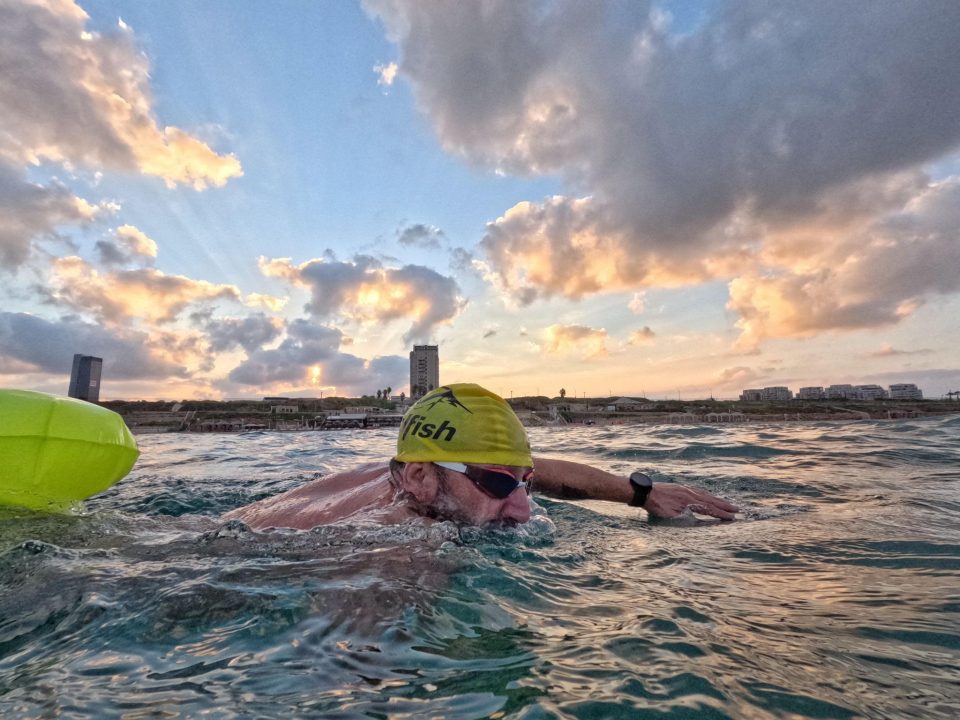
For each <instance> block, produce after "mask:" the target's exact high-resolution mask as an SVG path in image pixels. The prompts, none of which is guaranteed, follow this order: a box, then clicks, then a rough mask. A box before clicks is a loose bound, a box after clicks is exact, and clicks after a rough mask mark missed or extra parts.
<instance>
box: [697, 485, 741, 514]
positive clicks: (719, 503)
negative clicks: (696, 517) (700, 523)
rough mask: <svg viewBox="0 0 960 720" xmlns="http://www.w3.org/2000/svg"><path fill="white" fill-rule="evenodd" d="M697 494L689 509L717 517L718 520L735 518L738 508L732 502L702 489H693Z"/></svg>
mask: <svg viewBox="0 0 960 720" xmlns="http://www.w3.org/2000/svg"><path fill="white" fill-rule="evenodd" d="M693 493H694V494H695V495H696V496H697V502H696V503H693V504H691V505H690V509H691V510H693V511H694V512H697V513H700V514H701V515H709V516H710V517H715V518H719V519H720V520H735V519H736V513H737V511H738V510H739V509H740V508H738V507H737V506H736V505H734V504H733V503H729V502H727V501H726V500H724V499H723V498H718V497H717V496H716V495H711V494H710V493H708V492H705V491H703V490H694V491H693Z"/></svg>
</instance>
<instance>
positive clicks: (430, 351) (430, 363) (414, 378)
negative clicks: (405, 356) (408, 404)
mask: <svg viewBox="0 0 960 720" xmlns="http://www.w3.org/2000/svg"><path fill="white" fill-rule="evenodd" d="M436 387H440V356H439V354H438V348H437V346H436V345H414V346H413V350H411V351H410V396H411V397H412V398H414V399H416V398H420V397H423V396H424V395H426V394H427V393H428V392H430V391H431V390H433V389H434V388H436Z"/></svg>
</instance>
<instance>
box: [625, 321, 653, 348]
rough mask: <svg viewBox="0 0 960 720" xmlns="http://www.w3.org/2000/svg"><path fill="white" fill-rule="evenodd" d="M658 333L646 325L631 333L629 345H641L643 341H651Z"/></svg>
mask: <svg viewBox="0 0 960 720" xmlns="http://www.w3.org/2000/svg"><path fill="white" fill-rule="evenodd" d="M656 336H657V334H656V333H655V332H654V331H653V330H651V329H650V328H649V327H648V326H646V325H644V326H643V327H642V328H640V329H639V330H634V331H633V332H632V333H630V340H628V341H627V342H628V344H629V345H639V344H641V343H646V342H651V341H652V340H653V339H654V338H655V337H656Z"/></svg>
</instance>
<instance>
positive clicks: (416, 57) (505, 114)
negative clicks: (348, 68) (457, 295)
mask: <svg viewBox="0 0 960 720" xmlns="http://www.w3.org/2000/svg"><path fill="white" fill-rule="evenodd" d="M366 6H367V7H368V8H369V9H370V11H371V12H372V13H374V14H376V15H378V16H379V17H380V18H381V19H382V20H383V22H384V24H385V26H386V28H387V32H388V35H389V36H390V38H391V39H392V40H394V41H395V42H397V44H398V45H399V49H400V54H401V60H400V68H401V74H402V76H403V77H404V78H405V79H406V80H408V81H409V82H410V83H411V84H412V86H413V89H414V92H415V93H416V96H417V98H418V101H419V103H420V106H421V107H422V108H423V109H424V110H425V112H426V113H427V115H428V117H429V119H430V121H431V122H432V124H433V127H434V129H435V131H436V133H437V136H438V137H439V139H440V141H441V143H442V144H443V146H444V147H445V148H446V149H447V150H448V151H450V152H453V153H456V154H457V155H459V156H461V157H464V158H466V159H467V160H469V161H471V162H473V163H476V164H479V165H483V166H486V167H490V168H496V169H498V170H500V171H504V172H509V173H514V174H519V175H528V174H546V173H550V174H557V175H559V176H561V177H562V178H563V179H564V180H565V181H566V182H567V185H568V188H569V190H570V193H569V194H568V196H565V197H554V198H548V199H546V200H544V201H543V202H541V203H539V204H535V203H526V202H522V203H518V204H517V205H516V206H514V207H513V208H510V209H509V210H507V211H505V212H504V214H503V216H502V217H500V218H499V219H497V220H496V221H495V222H492V223H491V224H490V225H489V226H488V229H487V233H486V236H485V238H484V240H483V242H482V247H483V250H484V251H485V252H486V254H487V256H488V258H489V260H490V264H491V267H492V269H493V271H494V272H495V273H496V274H498V275H499V276H500V280H501V282H502V284H503V285H504V286H505V287H506V288H508V289H509V290H510V291H511V292H513V293H514V294H515V295H516V297H517V299H518V300H520V301H521V302H531V301H533V300H534V299H536V298H537V297H542V296H551V295H563V296H566V297H570V298H579V297H582V296H584V295H587V294H590V293H595V292H604V291H612V290H622V289H628V288H638V287H643V286H672V285H678V284H684V283H691V282H700V281H703V280H707V279H711V278H724V279H726V278H730V277H738V276H740V275H742V274H749V273H751V272H755V273H756V274H757V275H761V276H762V275H764V274H766V271H767V270H768V269H769V268H768V267H766V263H771V262H772V263H774V267H773V270H774V271H782V270H783V265H782V264H779V265H778V264H777V262H776V261H777V258H776V257H775V256H774V255H772V254H771V253H770V252H768V251H769V250H770V245H771V243H774V242H775V241H776V242H779V243H780V247H779V248H777V249H778V250H779V251H783V249H784V247H787V246H789V245H790V244H792V243H798V244H799V243H803V242H806V241H807V238H806V237H805V236H806V235H810V234H814V235H816V236H818V242H820V243H821V244H825V245H829V246H833V247H837V246H842V245H843V238H844V237H845V235H846V234H847V233H848V232H850V231H851V229H852V230H853V231H859V230H861V229H862V227H863V226H870V225H872V226H876V225H877V223H879V222H880V221H881V220H882V219H883V218H884V217H886V216H887V215H890V214H893V215H897V214H900V213H902V212H903V211H904V210H907V209H909V207H910V206H911V203H913V202H914V200H915V199H916V198H917V197H918V196H919V195H921V194H923V193H924V192H925V190H926V183H927V180H926V178H924V177H923V175H922V174H921V173H920V171H919V168H920V167H921V166H922V164H923V163H925V162H928V161H932V160H935V159H938V158H942V157H944V156H945V154H947V153H949V152H952V151H953V150H954V149H955V148H957V146H958V145H960V123H958V122H957V118H958V117H960V93H958V92H957V91H956V78H957V77H958V76H960V34H958V31H957V28H958V27H960V3H957V2H954V1H953V0H913V1H910V0H859V1H857V2H842V3H837V2H833V1H832V0H812V1H810V2H792V1H782V2H775V1H772V0H763V1H760V0H742V1H738V2H728V3H723V4H719V5H717V7H716V9H715V12H713V13H712V15H711V16H710V17H709V18H708V19H707V20H706V21H705V22H704V23H703V24H702V25H701V26H699V27H698V28H697V29H696V30H695V31H694V32H692V33H690V34H688V35H684V36H682V37H678V36H675V35H672V34H671V33H670V31H669V27H668V26H667V25H665V24H664V22H663V20H662V17H663V16H662V14H659V13H657V12H651V7H652V5H651V4H650V3H641V2H610V3H566V2H541V3H519V2H518V3H509V2H494V1H493V0H491V1H489V2H481V1H478V2H471V3H427V2H419V0H367V2H366ZM953 237H954V240H951V243H952V245H953V247H956V245H957V243H956V241H955V238H956V231H955V230H954V235H953ZM858 249H859V248H849V247H848V248H845V250H846V257H845V258H837V257H831V258H829V260H828V258H827V257H826V254H823V253H821V254H820V255H819V256H816V257H814V258H812V259H810V258H808V259H807V260H808V261H807V262H806V266H805V267H804V268H803V270H802V273H803V274H806V275H809V276H811V277H816V274H817V271H826V272H828V273H829V272H830V271H831V270H832V269H833V268H834V267H836V265H831V264H830V263H831V262H837V261H839V262H840V263H843V262H845V261H846V260H847V259H851V260H852V259H855V258H856V257H857V255H856V253H857V250H858ZM788 254H789V253H788ZM885 254H886V256H887V257H883V261H884V262H886V263H887V264H886V266H885V267H886V268H887V271H886V273H884V276H885V278H887V279H889V281H890V282H891V283H892V285H893V287H894V288H895V291H894V292H895V293H897V294H899V296H900V297H901V298H903V297H905V296H910V297H914V296H916V295H920V294H923V293H924V292H925V291H927V290H932V291H934V292H942V291H943V290H940V289H939V288H949V290H946V291H948V292H955V291H956V287H955V283H953V282H951V281H950V280H949V278H942V279H937V275H938V271H937V270H936V269H934V268H933V267H932V264H933V263H934V262H935V260H934V259H933V258H937V261H939V262H940V263H941V268H942V267H945V266H949V267H955V266H956V264H955V263H954V264H953V265H947V264H946V263H945V262H944V261H946V260H948V259H950V258H949V256H950V251H949V249H948V245H947V244H946V243H939V244H937V247H936V251H935V252H932V253H930V255H929V256H928V257H929V258H930V259H929V262H928V264H929V265H930V267H926V268H922V267H920V266H921V265H923V262H922V261H921V260H920V258H919V257H912V255H911V248H908V247H906V246H904V245H900V246H898V247H895V248H893V249H891V250H890V251H889V252H887V253H884V252H882V251H879V250H878V251H877V252H875V253H874V256H875V257H876V258H877V260H878V263H879V262H880V259H881V257H882V256H884V255H885ZM902 254H905V255H906V256H907V259H908V262H909V263H910V264H912V265H914V266H916V267H917V273H913V274H906V275H899V276H898V277H891V276H892V275H894V274H898V273H897V269H898V268H899V264H900V263H899V258H901V256H902ZM794 259H796V258H794ZM811 261H813V262H815V261H820V263H821V264H820V265H819V266H818V267H816V268H811V267H810V264H811ZM782 262H785V261H782V260H781V263H782ZM798 264H799V263H798ZM878 269H879V266H878ZM940 274H942V272H941V273H940ZM954 276H956V274H955V273H954ZM862 281H863V282H864V283H867V282H869V277H868V276H867V274H866V273H864V275H863V277H862ZM797 282H798V283H799V282H800V281H799V279H798V280H797ZM801 284H802V283H801ZM814 284H816V283H814ZM907 286H909V287H907ZM821 289H822V288H817V290H818V291H819V290H821ZM798 292H799V294H801V295H802V294H804V293H803V291H802V288H801V289H800V290H799V291H798ZM736 309H738V310H739V309H741V308H740V307H737V308H736ZM743 309H745V310H747V311H749V307H744V308H743ZM848 309H849V312H844V308H839V311H838V314H837V316H836V317H837V320H836V323H837V326H838V327H852V326H855V325H857V324H858V323H860V322H861V320H860V318H861V317H862V318H863V322H867V323H876V322H880V321H881V319H882V318H891V317H894V318H895V317H902V315H900V316H898V315H896V313H893V314H891V313H890V312H889V308H888V307H884V308H880V309H874V310H873V311H872V312H873V313H874V316H875V317H874V318H873V319H870V318H868V317H867V315H869V314H870V312H871V306H870V303H864V304H863V306H862V307H860V308H848ZM831 322H832V321H831V320H830V315H829V314H827V313H824V314H823V315H822V321H820V322H816V323H814V325H816V326H824V325H830V324H831Z"/></svg>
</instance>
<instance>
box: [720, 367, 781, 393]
mask: <svg viewBox="0 0 960 720" xmlns="http://www.w3.org/2000/svg"><path fill="white" fill-rule="evenodd" d="M767 377H768V373H767V372H766V370H764V371H757V370H755V369H753V368H750V367H746V366H743V365H738V366H736V367H730V368H726V369H724V370H723V371H722V372H721V373H720V374H719V375H718V376H717V380H716V383H715V384H716V385H717V386H718V387H722V388H737V389H743V388H746V387H748V386H749V385H750V384H751V383H754V382H755V381H757V380H765V379H766V378H767Z"/></svg>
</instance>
